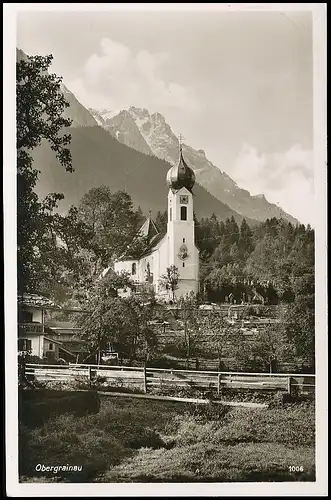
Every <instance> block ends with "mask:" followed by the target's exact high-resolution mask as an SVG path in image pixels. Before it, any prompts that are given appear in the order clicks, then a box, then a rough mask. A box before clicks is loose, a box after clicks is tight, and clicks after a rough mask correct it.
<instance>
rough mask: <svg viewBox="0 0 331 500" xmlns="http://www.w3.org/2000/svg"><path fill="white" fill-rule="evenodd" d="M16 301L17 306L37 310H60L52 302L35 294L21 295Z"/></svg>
mask: <svg viewBox="0 0 331 500" xmlns="http://www.w3.org/2000/svg"><path fill="white" fill-rule="evenodd" d="M17 301H18V304H19V305H23V306H28V307H36V308H39V309H41V308H47V307H51V308H59V309H61V308H60V307H59V306H58V304H56V303H55V302H54V301H53V300H51V299H49V298H48V297H45V296H43V295H37V294H35V293H23V294H21V295H19V296H18V298H17Z"/></svg>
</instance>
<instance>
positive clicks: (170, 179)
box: [114, 146, 199, 301]
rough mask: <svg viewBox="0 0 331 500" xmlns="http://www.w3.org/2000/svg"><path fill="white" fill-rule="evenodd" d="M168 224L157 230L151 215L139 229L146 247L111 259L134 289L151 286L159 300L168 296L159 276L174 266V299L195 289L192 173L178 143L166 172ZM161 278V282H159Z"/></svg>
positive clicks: (196, 264) (196, 266) (196, 256)
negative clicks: (176, 159)
mask: <svg viewBox="0 0 331 500" xmlns="http://www.w3.org/2000/svg"><path fill="white" fill-rule="evenodd" d="M166 179H167V185H168V187H169V191H168V200H167V203H168V223H167V230H166V232H164V233H160V232H159V231H158V228H157V227H156V225H155V223H154V221H153V220H152V219H151V217H148V219H147V220H146V221H145V223H144V225H143V226H142V228H141V229H140V234H141V235H144V236H145V237H146V239H147V242H148V248H147V249H146V250H145V251H144V252H143V253H142V254H140V255H139V257H138V258H136V257H134V256H133V255H130V253H128V252H127V253H125V254H124V255H123V256H122V257H121V258H120V259H118V260H117V262H115V265H114V270H115V272H117V273H121V272H126V273H128V274H129V275H130V276H131V278H132V280H133V282H134V283H135V284H136V289H138V290H139V286H142V285H147V286H148V285H149V286H151V287H152V288H153V289H154V291H155V294H156V296H157V297H158V298H160V299H162V298H163V299H165V300H166V301H169V300H171V299H172V292H171V290H170V287H169V286H168V287H167V286H165V284H164V280H162V276H164V275H165V273H166V272H167V268H170V267H171V266H175V267H176V268H177V269H178V273H179V279H178V284H177V287H176V290H175V291H174V295H175V298H178V297H183V296H185V295H187V294H189V293H190V292H194V293H197V292H198V291H199V250H198V248H197V246H196V245H195V229H194V218H193V204H194V199H193V191H192V189H193V186H194V183H195V174H194V172H193V170H192V169H191V168H190V167H189V166H188V165H187V163H186V162H185V160H184V158H183V152H182V147H181V146H180V154H179V162H178V164H177V165H174V166H173V167H171V168H170V170H169V171H168V173H167V178H166ZM162 281H163V283H162Z"/></svg>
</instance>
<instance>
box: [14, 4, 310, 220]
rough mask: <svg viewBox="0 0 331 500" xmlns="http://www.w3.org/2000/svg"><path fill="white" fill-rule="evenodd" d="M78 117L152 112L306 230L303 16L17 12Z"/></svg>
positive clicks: (26, 46)
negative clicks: (88, 110)
mask: <svg viewBox="0 0 331 500" xmlns="http://www.w3.org/2000/svg"><path fill="white" fill-rule="evenodd" d="M17 47H18V48H21V49H22V50H24V52H26V53H28V54H32V55H33V54H46V53H51V54H53V56H54V63H53V70H54V71H55V72H56V73H57V74H59V75H61V76H63V79H64V83H65V85H66V86H67V87H68V88H69V89H70V90H71V91H72V92H73V93H74V94H75V95H76V97H77V98H78V100H79V101H80V102H81V103H82V104H83V105H84V106H86V107H93V108H96V109H110V110H114V111H116V110H120V109H123V108H125V107H128V106H130V105H133V106H137V107H144V108H146V109H148V111H150V112H156V111H158V112H160V113H161V114H163V115H164V117H165V119H166V121H167V122H168V123H169V125H170V126H171V128H172V129H173V131H174V132H175V133H176V134H179V133H181V134H182V135H183V136H184V138H185V140H184V142H186V143H187V144H189V145H191V146H192V147H194V148H196V149H203V150H204V151H205V152H206V156H207V158H208V159H209V160H210V161H212V162H213V163H214V164H215V165H216V166H217V167H218V168H220V169H221V170H222V171H225V172H227V173H228V174H229V175H230V177H232V178H233V179H234V180H235V181H236V182H237V183H238V185H239V186H240V187H243V188H245V189H248V190H249V191H250V192H251V194H253V195H254V194H259V193H263V194H264V195H265V196H266V198H267V199H268V201H270V202H273V203H276V204H279V205H280V206H281V207H282V208H283V209H284V210H285V211H287V212H289V213H290V214H291V215H293V216H295V217H297V218H298V219H299V220H300V222H303V223H305V224H307V223H313V220H312V213H313V211H314V165H313V66H312V18H311V13H310V12H300V11H296V12H289V11H285V12H278V11H273V12H272V11H261V12H243V11H241V12H240V11H235V12H224V11H223V12H222V11H210V10H209V11H202V12H201V11H200V12H187V11H186V12H171V11H170V10H168V11H164V12H132V11H125V12H124V11H122V12H121V11H116V12H114V11H112V12H109V11H108V12H107V11H105V12H77V11H76V12H65V13H64V12H20V13H19V14H18V18H17Z"/></svg>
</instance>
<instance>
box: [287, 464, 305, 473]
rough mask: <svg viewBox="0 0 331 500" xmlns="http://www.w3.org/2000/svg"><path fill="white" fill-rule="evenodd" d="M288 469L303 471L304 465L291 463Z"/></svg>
mask: <svg viewBox="0 0 331 500" xmlns="http://www.w3.org/2000/svg"><path fill="white" fill-rule="evenodd" d="M288 469H289V471H290V472H303V466H302V465H289V467H288Z"/></svg>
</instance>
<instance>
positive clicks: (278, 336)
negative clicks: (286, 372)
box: [250, 324, 295, 373]
mask: <svg viewBox="0 0 331 500" xmlns="http://www.w3.org/2000/svg"><path fill="white" fill-rule="evenodd" d="M294 354H295V351H294V346H293V344H292V343H291V342H290V341H289V339H288V337H287V335H286V332H285V330H284V327H283V325H279V324H270V325H267V326H266V327H265V328H264V329H263V330H261V331H259V332H258V333H257V334H256V335H255V336H254V338H253V339H252V340H251V341H250V358H251V359H252V360H254V369H255V370H261V371H266V370H268V371H269V372H270V373H272V372H274V371H277V364H278V362H288V361H293V357H294Z"/></svg>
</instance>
